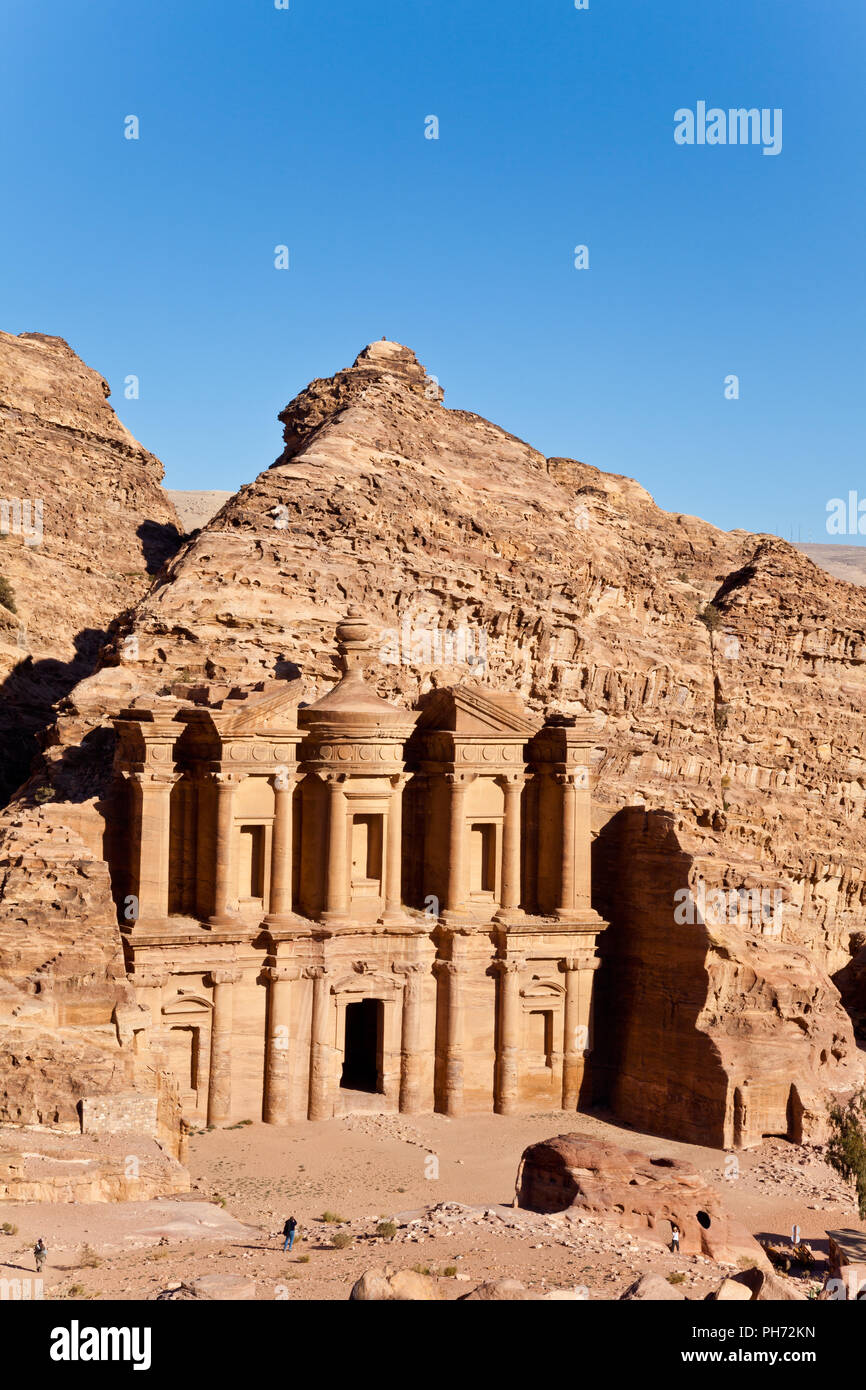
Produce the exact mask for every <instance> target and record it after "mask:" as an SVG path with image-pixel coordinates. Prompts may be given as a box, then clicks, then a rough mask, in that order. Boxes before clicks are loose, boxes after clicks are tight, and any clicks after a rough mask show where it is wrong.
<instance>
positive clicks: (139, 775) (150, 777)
mask: <svg viewBox="0 0 866 1390" xmlns="http://www.w3.org/2000/svg"><path fill="white" fill-rule="evenodd" d="M123 775H124V776H125V777H128V778H129V779H130V780H131V781H133V782H135V783H137V785H138V786H139V787H142V788H144V787H159V788H160V789H165V788H170V787H173V786H174V784H175V782H179V781H180V779H181V776H182V773H180V772H172V771H170V770H169V769H168V768H165V769H163V768H159V769H154V770H153V771H150V770H149V769H145V770H140V771H138V772H125V773H124V774H123Z"/></svg>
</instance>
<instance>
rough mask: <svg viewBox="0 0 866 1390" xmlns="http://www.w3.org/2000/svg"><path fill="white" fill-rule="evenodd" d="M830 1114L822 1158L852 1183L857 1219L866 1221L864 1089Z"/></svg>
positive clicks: (865, 1112)
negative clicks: (857, 1210) (855, 1190)
mask: <svg viewBox="0 0 866 1390" xmlns="http://www.w3.org/2000/svg"><path fill="white" fill-rule="evenodd" d="M829 1114H830V1131H831V1135H830V1140H829V1143H828V1144H827V1151H826V1153H825V1154H824V1158H825V1159H826V1161H827V1163H828V1164H829V1165H830V1167H831V1168H832V1169H833V1170H834V1171H835V1172H837V1173H838V1174H839V1176H840V1177H842V1178H844V1179H845V1181H846V1182H853V1184H854V1186H855V1188H856V1189H857V1202H858V1206H859V1209H860V1220H861V1221H866V1125H864V1120H866V1089H863V1090H861V1091H860V1092H859V1093H858V1094H857V1095H856V1096H852V1097H851V1099H850V1100H849V1101H848V1104H847V1105H831V1106H830V1110H829Z"/></svg>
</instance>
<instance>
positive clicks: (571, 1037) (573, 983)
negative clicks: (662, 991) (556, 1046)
mask: <svg viewBox="0 0 866 1390" xmlns="http://www.w3.org/2000/svg"><path fill="white" fill-rule="evenodd" d="M600 964H601V961H600V960H599V958H598V956H596V955H594V954H593V953H592V952H591V951H585V952H582V953H581V954H580V955H576V956H570V957H569V958H568V959H567V960H564V961H561V962H560V967H559V968H560V970H562V972H563V974H564V975H565V1009H564V1026H563V1047H562V1108H563V1110H576V1109H577V1107H578V1104H579V1101H580V1091H581V1085H582V1083H583V1076H584V1072H585V1070H586V1059H587V1056H588V1055H589V1053H590V1052H591V1050H592V1036H591V1028H592V988H593V975H594V972H595V971H596V970H597V969H598V967H599V965H600Z"/></svg>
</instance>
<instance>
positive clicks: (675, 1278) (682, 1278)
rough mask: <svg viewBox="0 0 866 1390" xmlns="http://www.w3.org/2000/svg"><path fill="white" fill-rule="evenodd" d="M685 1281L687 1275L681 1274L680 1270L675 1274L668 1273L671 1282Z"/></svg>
mask: <svg viewBox="0 0 866 1390" xmlns="http://www.w3.org/2000/svg"><path fill="white" fill-rule="evenodd" d="M685 1282H686V1276H685V1275H684V1274H680V1273H679V1271H677V1273H675V1274H669V1275H668V1283H669V1284H684V1283H685Z"/></svg>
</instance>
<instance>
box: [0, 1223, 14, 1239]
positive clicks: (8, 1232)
mask: <svg viewBox="0 0 866 1390" xmlns="http://www.w3.org/2000/svg"><path fill="white" fill-rule="evenodd" d="M0 1231H2V1232H3V1234H4V1236H17V1234H18V1227H17V1226H13V1224H12V1222H11V1221H4V1222H3V1225H2V1226H0Z"/></svg>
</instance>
